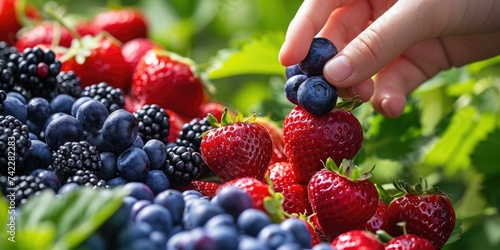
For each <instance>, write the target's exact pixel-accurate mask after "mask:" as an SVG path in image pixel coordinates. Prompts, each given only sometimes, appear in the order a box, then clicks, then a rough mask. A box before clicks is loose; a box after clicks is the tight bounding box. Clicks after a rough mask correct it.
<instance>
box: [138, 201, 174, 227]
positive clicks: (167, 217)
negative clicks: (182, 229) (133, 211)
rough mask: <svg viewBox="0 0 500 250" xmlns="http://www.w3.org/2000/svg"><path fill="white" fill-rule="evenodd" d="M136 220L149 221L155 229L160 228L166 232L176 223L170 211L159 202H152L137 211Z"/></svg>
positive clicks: (139, 221)
mask: <svg viewBox="0 0 500 250" xmlns="http://www.w3.org/2000/svg"><path fill="white" fill-rule="evenodd" d="M135 221H136V222H138V223H141V222H145V223H148V224H149V225H151V227H152V228H153V230H159V231H161V232H164V233H168V232H169V231H170V230H171V229H172V227H173V225H174V223H173V220H172V215H171V214H170V212H169V211H168V210H167V209H166V208H165V207H163V206H160V205H158V204H151V205H148V206H146V207H145V208H143V209H141V210H140V211H139V212H138V213H137V216H136V217H135Z"/></svg>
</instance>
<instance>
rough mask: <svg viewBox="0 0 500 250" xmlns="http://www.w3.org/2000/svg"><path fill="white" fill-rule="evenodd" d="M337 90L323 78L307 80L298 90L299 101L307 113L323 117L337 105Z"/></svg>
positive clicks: (317, 77)
mask: <svg viewBox="0 0 500 250" xmlns="http://www.w3.org/2000/svg"><path fill="white" fill-rule="evenodd" d="M337 97H338V94H337V89H336V88H335V87H334V86H333V85H331V84H330V83H328V82H327V81H326V79H325V78H323V77H322V76H312V77H309V78H307V79H306V80H305V81H304V82H303V83H302V84H300V86H299V87H298V89H297V101H298V104H299V105H300V106H302V107H303V108H304V109H305V110H307V112H309V113H311V114H315V115H323V114H326V113H328V112H330V111H331V110H332V109H333V108H334V107H335V105H336V104H337Z"/></svg>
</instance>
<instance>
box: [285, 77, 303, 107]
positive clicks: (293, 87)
mask: <svg viewBox="0 0 500 250" xmlns="http://www.w3.org/2000/svg"><path fill="white" fill-rule="evenodd" d="M306 79H307V76H306V75H304V74H298V75H293V76H291V77H290V78H288V80H286V82H285V97H286V99H288V100H289V101H290V102H291V103H293V104H297V105H298V104H299V100H298V99H297V91H298V90H299V86H300V85H302V83H303V82H304V81H305V80H306Z"/></svg>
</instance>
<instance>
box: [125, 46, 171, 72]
mask: <svg viewBox="0 0 500 250" xmlns="http://www.w3.org/2000/svg"><path fill="white" fill-rule="evenodd" d="M155 48H156V49H162V47H161V45H159V44H156V43H155V42H153V41H152V40H150V39H148V38H135V39H132V40H130V41H128V42H126V43H125V44H123V45H122V54H123V58H124V59H125V61H127V62H128V64H129V65H130V68H131V69H132V71H133V70H135V67H136V66H137V64H138V63H139V60H140V59H141V57H142V56H144V54H146V52H148V51H149V50H150V49H155Z"/></svg>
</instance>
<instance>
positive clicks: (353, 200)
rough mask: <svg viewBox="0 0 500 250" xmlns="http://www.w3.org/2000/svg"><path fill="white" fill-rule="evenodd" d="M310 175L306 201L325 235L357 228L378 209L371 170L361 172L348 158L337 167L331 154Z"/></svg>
mask: <svg viewBox="0 0 500 250" xmlns="http://www.w3.org/2000/svg"><path fill="white" fill-rule="evenodd" d="M325 167H326V169H322V170H320V171H318V172H317V173H316V174H314V175H313V177H312V178H311V181H310V182H309V185H308V186H307V189H308V197H309V202H310V203H311V207H312V210H313V212H314V213H316V214H317V216H318V222H319V225H320V226H321V229H322V230H323V232H324V233H325V235H326V236H327V237H328V238H330V239H331V238H335V237H336V236H338V235H340V234H342V233H345V232H347V231H349V230H352V229H357V228H359V227H360V226H361V225H362V224H364V223H366V222H367V221H368V220H369V219H370V218H371V217H372V216H373V215H374V214H375V211H376V210H377V203H378V200H379V196H378V192H377V189H376V188H375V185H373V183H372V182H370V181H369V180H368V178H369V177H370V175H371V171H370V172H366V173H363V174H361V173H360V170H359V168H357V167H356V166H354V165H353V164H352V162H351V161H347V160H345V161H344V162H342V164H341V165H340V168H337V167H336V165H335V163H334V162H333V160H332V159H331V158H328V159H327V161H326V164H325Z"/></svg>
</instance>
